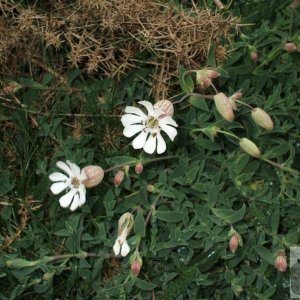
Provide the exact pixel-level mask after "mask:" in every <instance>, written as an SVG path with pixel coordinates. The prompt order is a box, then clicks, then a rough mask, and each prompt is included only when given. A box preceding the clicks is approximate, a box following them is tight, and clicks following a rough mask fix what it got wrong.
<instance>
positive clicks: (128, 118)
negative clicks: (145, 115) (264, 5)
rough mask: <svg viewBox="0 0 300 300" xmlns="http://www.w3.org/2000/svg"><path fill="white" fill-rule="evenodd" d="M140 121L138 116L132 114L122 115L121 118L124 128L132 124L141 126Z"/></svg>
mask: <svg viewBox="0 0 300 300" xmlns="http://www.w3.org/2000/svg"><path fill="white" fill-rule="evenodd" d="M142 121H143V119H142V118H141V117H140V116H136V115H132V114H126V115H123V116H122V118H121V122H122V124H123V126H125V127H126V126H129V125H132V124H141V123H142Z"/></svg>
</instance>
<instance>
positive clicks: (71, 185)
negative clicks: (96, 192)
mask: <svg viewBox="0 0 300 300" xmlns="http://www.w3.org/2000/svg"><path fill="white" fill-rule="evenodd" d="M56 165H57V167H58V168H60V169H61V170H63V171H64V172H65V173H66V174H67V175H68V176H66V175H65V174H63V173H60V172H54V173H52V174H50V175H49V179H50V180H51V181H53V182H54V183H53V184H52V185H51V187H50V190H51V192H52V193H53V194H54V195H57V194H59V193H61V192H62V191H64V190H67V193H66V194H65V195H63V196H62V197H61V198H60V199H59V203H60V206H61V207H69V206H70V205H71V206H70V210H72V211H74V210H75V209H77V208H78V207H80V206H81V205H83V204H84V203H85V194H86V190H85V186H84V184H83V181H84V180H86V179H87V175H86V173H85V171H84V170H81V171H80V168H79V167H78V166H77V165H76V164H74V163H72V162H70V161H68V160H67V163H65V162H63V161H58V162H57V163H56Z"/></svg>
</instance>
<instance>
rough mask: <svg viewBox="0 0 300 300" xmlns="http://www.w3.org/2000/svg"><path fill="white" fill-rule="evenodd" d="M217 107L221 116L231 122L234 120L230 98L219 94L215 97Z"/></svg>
mask: <svg viewBox="0 0 300 300" xmlns="http://www.w3.org/2000/svg"><path fill="white" fill-rule="evenodd" d="M214 101H215V105H216V108H217V111H218V112H219V114H220V115H221V116H222V117H223V118H224V119H225V120H226V121H229V122H232V121H233V119H234V114H233V109H232V105H231V103H230V100H229V98H228V97H226V96H225V94H223V93H218V94H216V95H215V96H214Z"/></svg>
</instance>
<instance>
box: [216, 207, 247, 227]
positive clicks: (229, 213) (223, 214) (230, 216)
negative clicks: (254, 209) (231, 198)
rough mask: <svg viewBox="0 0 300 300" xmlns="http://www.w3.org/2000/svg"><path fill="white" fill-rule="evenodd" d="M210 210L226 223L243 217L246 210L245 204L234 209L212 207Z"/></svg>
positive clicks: (234, 221)
mask: <svg viewBox="0 0 300 300" xmlns="http://www.w3.org/2000/svg"><path fill="white" fill-rule="evenodd" d="M212 212H213V213H214V214H215V215H216V216H217V217H219V218H221V219H223V220H224V221H225V222H226V223H228V224H233V223H236V222H238V221H240V220H242V218H243V217H244V214H245V212H246V205H245V204H243V206H242V207H241V208H240V209H239V210H237V211H235V210H233V209H226V208H213V209H212Z"/></svg>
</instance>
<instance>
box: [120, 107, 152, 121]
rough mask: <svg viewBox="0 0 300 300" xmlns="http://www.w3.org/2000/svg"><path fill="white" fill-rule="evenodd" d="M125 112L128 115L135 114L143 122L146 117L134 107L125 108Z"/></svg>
mask: <svg viewBox="0 0 300 300" xmlns="http://www.w3.org/2000/svg"><path fill="white" fill-rule="evenodd" d="M125 112H126V113H129V114H136V115H138V116H140V117H141V118H142V119H144V120H145V119H146V118H147V116H146V115H145V114H144V113H143V112H142V111H141V110H140V109H139V108H137V107H134V106H127V107H126V108H125Z"/></svg>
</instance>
